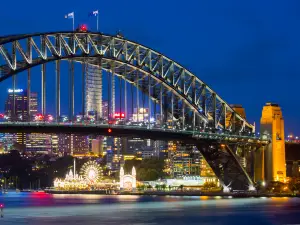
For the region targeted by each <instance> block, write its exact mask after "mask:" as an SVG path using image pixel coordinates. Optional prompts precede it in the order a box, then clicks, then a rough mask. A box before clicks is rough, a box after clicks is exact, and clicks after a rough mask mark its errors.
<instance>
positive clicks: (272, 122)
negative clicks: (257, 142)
mask: <svg viewBox="0 0 300 225" xmlns="http://www.w3.org/2000/svg"><path fill="white" fill-rule="evenodd" d="M260 129H261V130H260V131H261V132H260V134H261V137H262V138H263V139H269V140H270V141H271V143H270V144H269V145H267V146H266V147H265V151H264V153H263V156H264V157H263V158H262V159H261V161H260V163H261V164H262V165H264V177H265V180H266V181H281V182H285V179H286V167H285V141H284V120H283V117H282V112H281V109H280V107H279V105H278V104H272V103H267V104H266V105H265V106H264V107H263V110H262V117H261V120H260Z"/></svg>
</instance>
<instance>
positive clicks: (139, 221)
mask: <svg viewBox="0 0 300 225" xmlns="http://www.w3.org/2000/svg"><path fill="white" fill-rule="evenodd" d="M0 203H4V204H5V209H4V218H0V225H2V224H16V225H17V224H39V225H41V224H42V225H48V224H67V223H68V224H70V225H77V224H83V225H89V224H101V225H102V224H108V225H110V224H118V225H127V224H128V225H129V224H130V225H155V224H168V225H169V224H170V225H177V224H188V225H192V224H230V225H233V224H239V225H243V224H251V225H252V224H300V199H299V198H243V199H230V198H221V197H205V196H202V197H171V196H166V197H155V196H154V197H150V196H105V195H51V194H45V193H8V194H5V195H0Z"/></svg>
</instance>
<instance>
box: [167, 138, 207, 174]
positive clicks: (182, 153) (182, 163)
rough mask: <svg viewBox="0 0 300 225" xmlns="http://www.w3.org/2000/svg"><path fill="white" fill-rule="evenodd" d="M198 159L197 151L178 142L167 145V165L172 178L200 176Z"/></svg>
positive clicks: (192, 146)
mask: <svg viewBox="0 0 300 225" xmlns="http://www.w3.org/2000/svg"><path fill="white" fill-rule="evenodd" d="M200 157H202V156H201V154H200V152H199V151H198V149H197V148H196V147H195V146H194V145H191V144H184V143H182V142H180V141H169V143H168V159H169V160H168V165H167V167H169V169H170V175H171V177H173V178H178V177H183V176H185V175H200Z"/></svg>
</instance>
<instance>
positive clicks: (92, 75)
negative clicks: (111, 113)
mask: <svg viewBox="0 0 300 225" xmlns="http://www.w3.org/2000/svg"><path fill="white" fill-rule="evenodd" d="M85 85H86V86H85V98H86V99H85V103H86V106H85V110H86V112H85V114H86V115H87V114H88V113H89V112H91V111H92V112H94V113H95V115H96V120H99V119H100V118H103V114H102V70H101V68H100V67H98V66H94V65H91V64H88V65H87V71H86V78H85Z"/></svg>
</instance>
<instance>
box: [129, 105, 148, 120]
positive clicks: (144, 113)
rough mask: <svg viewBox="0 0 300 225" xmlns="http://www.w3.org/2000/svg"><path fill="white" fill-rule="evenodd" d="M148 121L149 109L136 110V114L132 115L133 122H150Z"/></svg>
mask: <svg viewBox="0 0 300 225" xmlns="http://www.w3.org/2000/svg"><path fill="white" fill-rule="evenodd" d="M148 119H149V109H148V108H134V113H133V114H132V121H133V122H148Z"/></svg>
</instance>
